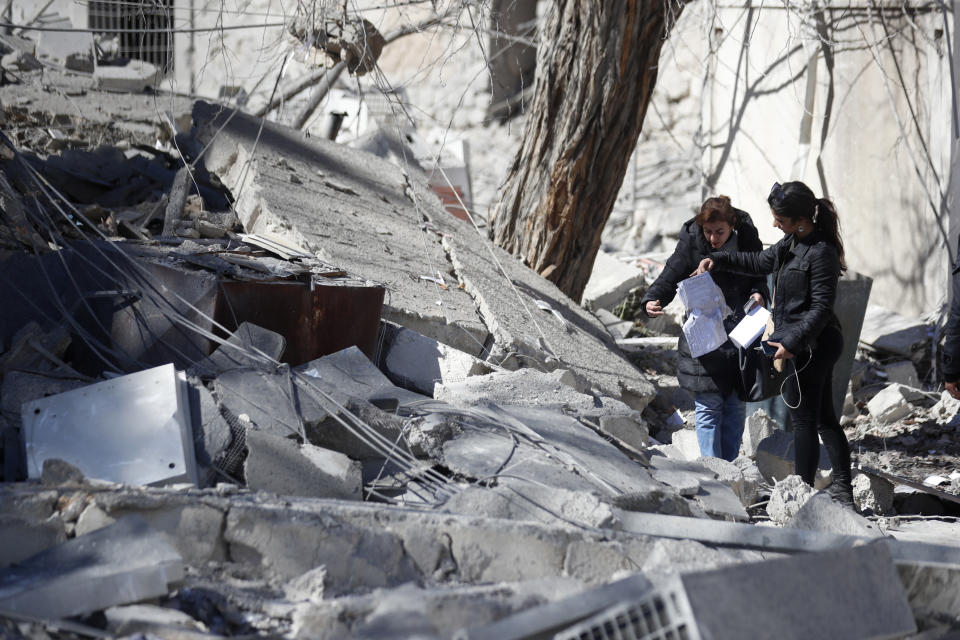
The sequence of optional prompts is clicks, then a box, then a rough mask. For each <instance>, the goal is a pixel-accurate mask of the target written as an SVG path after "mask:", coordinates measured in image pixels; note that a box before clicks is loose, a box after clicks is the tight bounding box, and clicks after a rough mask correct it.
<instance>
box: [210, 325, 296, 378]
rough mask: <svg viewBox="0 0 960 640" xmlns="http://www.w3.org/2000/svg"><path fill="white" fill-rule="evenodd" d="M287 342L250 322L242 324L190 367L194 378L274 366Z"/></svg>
mask: <svg viewBox="0 0 960 640" xmlns="http://www.w3.org/2000/svg"><path fill="white" fill-rule="evenodd" d="M286 347H287V339H286V338H284V337H283V336H282V335H280V334H279V333H277V332H275V331H270V330H269V329H264V328H263V327H260V326H258V325H255V324H253V323H252V322H243V323H241V324H240V326H239V327H237V330H236V331H234V332H233V333H232V334H231V335H230V337H229V338H228V339H227V341H226V342H225V343H223V344H222V345H220V346H219V347H217V348H216V349H215V350H214V352H213V353H211V354H210V355H209V356H207V357H206V358H204V359H203V360H200V361H199V362H197V363H196V364H195V365H194V368H193V369H194V371H195V372H196V373H197V374H198V375H204V376H210V377H214V376H218V375H220V374H221V373H224V372H226V371H227V370H229V369H236V368H239V367H256V366H258V365H259V366H264V365H265V366H267V367H270V366H271V365H272V366H276V364H277V363H278V361H279V360H280V357H281V356H282V355H283V351H284V349H286Z"/></svg>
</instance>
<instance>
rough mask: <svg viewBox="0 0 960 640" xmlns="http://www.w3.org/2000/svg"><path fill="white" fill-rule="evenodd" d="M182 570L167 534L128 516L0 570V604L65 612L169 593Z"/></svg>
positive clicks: (55, 614)
mask: <svg viewBox="0 0 960 640" xmlns="http://www.w3.org/2000/svg"><path fill="white" fill-rule="evenodd" d="M183 576H184V568H183V560H182V559H181V557H180V554H179V553H177V551H176V550H175V549H174V548H173V547H172V546H171V544H170V542H169V541H168V540H167V538H166V537H165V536H164V535H163V534H160V533H157V532H156V531H154V530H152V529H151V528H150V527H149V526H148V525H147V524H146V522H145V521H144V520H143V519H141V518H137V517H128V518H124V519H122V520H120V521H118V522H117V523H116V524H113V525H111V526H109V527H106V528H104V529H100V530H99V531H96V532H94V533H91V534H88V535H85V536H81V537H78V538H74V539H72V540H68V541H67V542H64V543H63V544H61V545H59V546H57V547H54V548H52V549H48V550H47V551H44V552H42V553H40V554H37V555H35V556H33V557H31V558H29V559H27V560H25V561H23V562H21V563H20V564H18V565H17V566H15V567H9V568H7V569H4V570H3V571H0V609H2V610H6V611H10V612H13V613H20V614H24V615H31V616H37V617H40V618H45V619H54V620H55V619H59V618H67V617H70V616H75V615H80V614H86V613H91V612H94V611H99V610H101V609H105V608H107V607H110V606H113V605H118V604H127V603H131V602H139V601H141V600H147V599H149V598H155V597H158V596H164V595H167V593H168V592H169V589H170V587H169V585H170V583H172V582H176V581H178V580H180V579H182V578H183Z"/></svg>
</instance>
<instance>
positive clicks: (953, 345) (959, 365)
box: [942, 238, 960, 382]
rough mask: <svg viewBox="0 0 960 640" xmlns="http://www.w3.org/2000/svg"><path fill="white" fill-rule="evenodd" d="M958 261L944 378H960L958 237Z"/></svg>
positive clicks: (959, 262)
mask: <svg viewBox="0 0 960 640" xmlns="http://www.w3.org/2000/svg"><path fill="white" fill-rule="evenodd" d="M957 251H958V253H957V263H956V264H955V265H954V267H953V300H952V301H951V302H950V317H949V318H947V328H946V330H945V337H944V341H943V362H942V364H943V380H944V382H956V381H958V380H960V238H957Z"/></svg>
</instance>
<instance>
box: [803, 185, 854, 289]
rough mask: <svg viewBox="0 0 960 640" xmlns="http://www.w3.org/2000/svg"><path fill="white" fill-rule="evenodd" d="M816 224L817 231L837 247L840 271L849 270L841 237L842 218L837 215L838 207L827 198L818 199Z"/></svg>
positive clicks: (813, 218) (815, 213)
mask: <svg viewBox="0 0 960 640" xmlns="http://www.w3.org/2000/svg"><path fill="white" fill-rule="evenodd" d="M811 219H812V220H813V224H814V226H815V227H816V228H817V231H819V232H820V233H822V234H823V235H825V236H826V237H827V242H829V243H831V244H832V245H833V246H834V247H836V249H837V258H839V260H840V272H841V273H843V272H844V271H846V270H847V262H846V260H844V257H843V238H841V237H840V218H839V217H838V216H837V208H836V207H835V206H833V203H832V202H831V201H829V200H827V199H826V198H820V199H818V200H817V204H816V207H815V208H814V211H813V217H812V218H811Z"/></svg>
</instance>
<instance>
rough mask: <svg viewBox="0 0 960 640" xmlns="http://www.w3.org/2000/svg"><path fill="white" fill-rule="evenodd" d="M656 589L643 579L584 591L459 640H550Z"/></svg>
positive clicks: (461, 634)
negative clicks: (604, 611)
mask: <svg viewBox="0 0 960 640" xmlns="http://www.w3.org/2000/svg"><path fill="white" fill-rule="evenodd" d="M652 587H653V585H652V584H651V583H650V581H649V580H647V579H646V578H645V577H643V576H642V575H639V574H637V575H633V576H630V577H628V578H623V579H621V580H616V581H614V582H611V583H610V584H606V585H603V586H599V587H596V588H594V589H589V590H586V591H581V592H580V593H577V594H574V595H572V596H570V597H567V598H562V599H559V600H556V601H554V602H550V603H548V604H544V605H541V606H539V607H531V608H529V609H527V610H525V611H522V612H520V613H517V614H514V615H512V616H507V617H506V618H503V619H501V620H498V621H497V622H494V623H493V624H490V625H486V626H484V627H480V628H474V629H469V630H468V629H464V630H462V631H461V632H459V633H458V634H457V635H455V636H454V637H455V638H456V640H525V639H529V638H546V637H550V636H551V634H552V632H556V631H559V630H561V629H564V628H565V627H567V626H569V625H571V624H573V623H575V622H577V621H578V620H582V619H584V618H586V617H587V616H590V615H592V614H593V613H595V612H597V611H600V610H603V609H606V608H607V607H609V606H611V605H613V604H616V603H617V602H621V601H623V600H634V599H636V598H639V597H642V596H643V595H644V594H645V593H647V592H648V591H649V590H650V589H651V588H652Z"/></svg>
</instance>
